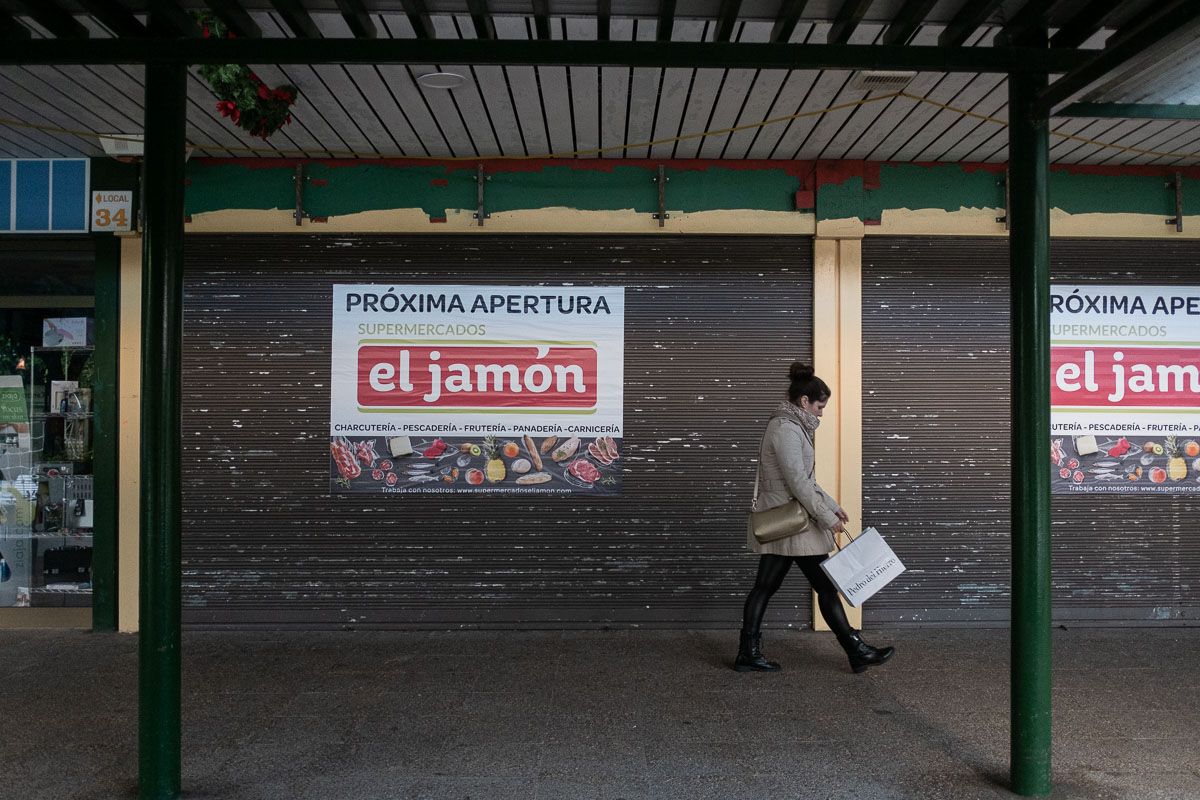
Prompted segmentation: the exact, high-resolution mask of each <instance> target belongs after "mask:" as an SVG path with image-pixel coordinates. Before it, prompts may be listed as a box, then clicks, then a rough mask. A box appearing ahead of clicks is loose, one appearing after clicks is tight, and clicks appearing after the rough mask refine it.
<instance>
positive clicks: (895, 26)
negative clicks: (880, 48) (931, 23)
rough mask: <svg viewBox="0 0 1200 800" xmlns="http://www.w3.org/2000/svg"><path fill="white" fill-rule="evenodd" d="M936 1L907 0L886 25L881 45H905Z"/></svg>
mask: <svg viewBox="0 0 1200 800" xmlns="http://www.w3.org/2000/svg"><path fill="white" fill-rule="evenodd" d="M937 3H938V0H908V2H906V3H905V4H904V5H903V7H901V9H900V10H899V11H898V12H897V13H896V16H895V17H893V18H892V21H891V22H889V23H888V28H887V31H885V32H884V34H883V44H907V43H908V40H909V39H911V38H912V37H913V35H914V34H915V33H916V32H917V29H918V28H920V27H921V23H923V22H924V21H925V18H926V17H927V16H929V12H930V11H932V10H933V7H934V6H936V5H937Z"/></svg>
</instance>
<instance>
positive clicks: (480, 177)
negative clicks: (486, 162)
mask: <svg viewBox="0 0 1200 800" xmlns="http://www.w3.org/2000/svg"><path fill="white" fill-rule="evenodd" d="M490 180H491V178H489V177H488V176H486V175H484V174H483V164H480V165H479V166H478V167H476V169H475V214H474V215H473V216H474V217H475V219H476V220H477V221H478V224H479V227H481V228H482V227H483V221H484V220H485V219H488V218H489V217H491V216H492V215H491V214H488V213H487V212H486V211H484V210H483V184H485V183H486V182H488V181H490Z"/></svg>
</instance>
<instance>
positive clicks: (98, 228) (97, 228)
mask: <svg viewBox="0 0 1200 800" xmlns="http://www.w3.org/2000/svg"><path fill="white" fill-rule="evenodd" d="M132 223H133V192H132V191H131V190H128V189H126V190H122V191H94V192H92V231H94V232H103V231H111V232H114V233H115V232H119V231H128V230H132V228H133V224H132Z"/></svg>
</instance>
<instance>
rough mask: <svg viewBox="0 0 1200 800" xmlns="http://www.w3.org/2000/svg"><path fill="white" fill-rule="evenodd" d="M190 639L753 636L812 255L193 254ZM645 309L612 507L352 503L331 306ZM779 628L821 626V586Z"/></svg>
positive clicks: (187, 557) (320, 245)
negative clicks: (563, 290)
mask: <svg viewBox="0 0 1200 800" xmlns="http://www.w3.org/2000/svg"><path fill="white" fill-rule="evenodd" d="M186 252H187V268H186V279H185V301H184V302H185V333H184V375H183V392H184V401H183V402H184V408H183V415H184V448H185V449H184V461H183V502H184V530H183V536H184V540H183V544H184V547H183V558H184V619H185V621H186V622H188V623H190V624H195V625H253V624H273V625H299V626H354V627H369V626H408V627H412V626H437V627H447V626H492V627H505V626H509V627H593V626H603V625H630V624H640V625H658V626H680V627H683V626H695V625H706V624H715V625H724V626H731V625H736V624H737V620H738V618H739V616H740V613H741V602H742V598H743V597H744V593H745V591H746V590H747V589H748V588H749V585H750V583H751V582H752V580H753V572H754V569H755V562H754V560H753V558H752V557H750V556H748V555H747V554H746V552H745V548H744V546H743V542H744V536H745V533H744V532H745V518H744V511H745V508H746V506H747V503H748V498H749V495H750V492H751V487H752V484H753V464H752V458H754V457H755V456H756V454H755V452H754V451H755V449H756V446H757V441H758V436H759V434H760V432H761V429H762V425H763V423H764V421H765V419H766V417H767V415H768V414H769V412H770V409H771V408H772V407H773V405H774V403H775V401H776V399H777V398H778V396H779V395H780V393H781V392H782V391H783V390H784V389H785V388H786V385H785V382H784V380H783V376H784V375H785V374H786V370H787V365H788V363H790V361H791V360H792V359H794V358H809V357H810V355H811V352H812V343H811V327H812V317H811V307H812V255H811V253H812V242H811V240H810V239H807V238H794V237H791V238H781V237H776V238H749V237H624V238H622V237H612V236H605V237H600V236H595V237H561V236H559V237H538V236H505V235H487V236H466V237H463V236H403V237H399V236H391V237H389V236H353V237H349V236H333V235H323V236H296V235H289V236H263V235H258V236H206V235H204V236H202V235H196V236H189V237H188V240H187V247H186ZM350 281H353V282H380V283H387V284H390V285H398V284H408V283H484V284H510V285H521V284H539V283H547V284H562V283H576V284H580V285H589V284H600V285H616V286H624V287H626V321H625V361H626V363H625V440H624V442H625V462H624V463H625V469H626V474H625V488H624V494H623V496H621V497H619V498H611V499H603V500H598V499H590V500H571V499H563V498H557V499H529V498H525V499H518V498H513V497H481V496H470V495H459V496H444V495H433V496H414V495H408V496H404V497H393V498H382V497H381V498H376V497H366V498H364V497H360V496H340V497H331V496H330V494H329V492H328V488H327V487H328V455H327V454H328V424H329V386H328V381H329V371H330V363H329V358H330V355H329V353H330V335H331V334H330V325H331V307H330V297H331V286H332V285H333V284H335V283H343V282H350ZM773 611H774V613H775V614H776V618H778V619H787V620H788V621H790V622H804V621H806V620H807V619H808V613H809V612H808V595H807V592H805V591H804V586H803V581H794V582H791V585H790V586H789V587H788V588H787V589H785V590H784V592H781V596H780V598H779V600H778V601H777V602H776V603H775V606H774V608H773Z"/></svg>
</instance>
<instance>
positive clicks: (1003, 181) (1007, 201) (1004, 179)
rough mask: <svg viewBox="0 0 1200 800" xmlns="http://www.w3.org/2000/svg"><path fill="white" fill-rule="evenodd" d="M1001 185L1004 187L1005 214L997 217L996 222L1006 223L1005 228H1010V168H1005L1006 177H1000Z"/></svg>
mask: <svg viewBox="0 0 1200 800" xmlns="http://www.w3.org/2000/svg"><path fill="white" fill-rule="evenodd" d="M1000 185H1001V186H1003V187H1004V216H1003V217H996V222H1003V223H1004V230H1008V208H1009V206H1010V205H1011V204H1012V203H1011V198H1010V197H1009V194H1008V170H1007V169H1006V170H1004V177H1002V178H1001V179H1000Z"/></svg>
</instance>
